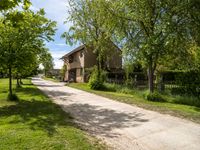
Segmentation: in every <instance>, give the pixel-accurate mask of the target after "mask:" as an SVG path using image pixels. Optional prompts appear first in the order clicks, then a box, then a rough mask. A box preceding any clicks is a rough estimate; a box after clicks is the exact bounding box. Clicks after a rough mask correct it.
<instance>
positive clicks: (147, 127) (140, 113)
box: [32, 78, 200, 150]
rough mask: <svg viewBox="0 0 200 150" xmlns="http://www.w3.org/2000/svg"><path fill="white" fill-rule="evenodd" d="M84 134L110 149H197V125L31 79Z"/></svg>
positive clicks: (199, 143) (199, 138) (199, 130)
mask: <svg viewBox="0 0 200 150" xmlns="http://www.w3.org/2000/svg"><path fill="white" fill-rule="evenodd" d="M32 82H33V83H34V84H35V85H37V86H38V88H39V89H41V90H42V91H44V92H45V93H46V94H47V95H48V96H50V97H51V98H52V100H53V101H54V102H55V103H56V104H58V105H60V106H61V107H62V108H63V110H64V111H66V112H69V113H71V115H72V116H73V117H74V118H75V121H76V122H77V123H78V124H79V125H80V126H81V127H82V128H83V129H85V130H86V131H87V132H89V133H90V134H92V135H94V136H96V137H97V138H99V139H101V140H103V141H104V142H105V143H107V144H108V145H109V146H110V147H111V149H114V150H200V125H199V124H196V123H193V122H191V121H188V120H184V119H180V118H177V117H173V116H170V115H165V114H160V113H158V112H154V111H149V110H145V109H142V108H139V107H136V106H131V105H128V104H124V103H120V102H116V101H113V100H110V99H108V98H104V97H101V96H98V95H95V94H91V93H87V92H84V91H81V90H77V89H73V88H70V87H66V86H64V84H63V83H55V82H51V81H46V80H42V79H40V78H33V81H32Z"/></svg>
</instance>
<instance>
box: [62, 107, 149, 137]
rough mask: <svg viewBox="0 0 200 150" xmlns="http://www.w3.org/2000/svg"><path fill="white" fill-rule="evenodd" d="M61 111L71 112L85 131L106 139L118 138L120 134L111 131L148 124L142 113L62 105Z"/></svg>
mask: <svg viewBox="0 0 200 150" xmlns="http://www.w3.org/2000/svg"><path fill="white" fill-rule="evenodd" d="M63 109H65V110H66V111H68V112H71V113H72V116H74V117H75V118H76V119H77V122H78V123H79V124H80V125H81V126H82V127H83V128H84V129H85V130H88V131H89V132H90V133H92V134H93V135H102V136H106V137H117V136H120V134H116V133H113V132H112V130H113V129H120V128H126V127H137V126H140V125H142V124H143V123H145V122H148V119H145V116H144V114H142V113H137V112H133V113H125V112H117V111H115V110H111V109H103V108H101V107H98V106H93V105H88V104H71V105H64V106H63Z"/></svg>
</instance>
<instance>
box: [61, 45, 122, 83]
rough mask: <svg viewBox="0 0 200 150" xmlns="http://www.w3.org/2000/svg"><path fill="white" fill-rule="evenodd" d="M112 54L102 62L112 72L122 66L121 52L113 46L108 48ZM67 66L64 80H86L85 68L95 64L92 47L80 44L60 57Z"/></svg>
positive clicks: (95, 56) (95, 58)
mask: <svg viewBox="0 0 200 150" xmlns="http://www.w3.org/2000/svg"><path fill="white" fill-rule="evenodd" d="M109 52H111V53H112V55H111V56H110V57H109V59H108V61H106V62H103V63H104V65H105V66H106V68H107V69H108V70H109V71H110V72H112V71H113V70H120V69H121V68H122V54H121V53H122V52H121V50H120V49H119V48H118V47H116V46H115V49H114V50H109ZM61 59H62V60H63V61H64V65H66V66H67V71H66V73H65V77H64V80H65V81H73V82H87V80H88V79H87V74H86V69H87V68H91V67H94V66H95V65H97V55H96V54H95V53H94V52H93V49H92V48H88V47H86V46H85V45H81V46H79V47H77V48H75V49H74V50H72V51H71V52H69V53H67V54H66V55H64V56H63V57H62V58H61Z"/></svg>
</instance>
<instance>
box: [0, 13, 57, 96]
mask: <svg viewBox="0 0 200 150" xmlns="http://www.w3.org/2000/svg"><path fill="white" fill-rule="evenodd" d="M3 15H4V16H3V17H4V18H1V20H0V35H1V36H0V45H1V51H2V57H3V61H2V63H3V64H4V67H5V69H8V74H9V94H10V95H12V76H13V70H15V69H17V70H19V67H20V66H21V65H22V64H21V61H20V60H23V62H24V64H23V65H24V66H26V67H27V66H30V65H32V64H34V62H31V61H30V60H33V59H34V61H36V60H37V59H36V57H37V55H39V54H40V53H41V50H43V49H41V46H43V45H44V44H42V43H43V42H44V41H45V40H52V36H53V35H54V32H55V25H56V23H55V22H52V21H50V20H48V19H47V18H45V17H44V15H45V12H44V10H43V9H41V10H40V11H38V12H36V13H34V12H32V11H30V10H27V9H26V10H23V11H17V10H9V11H7V12H6V13H4V14H3ZM39 43H40V44H39ZM28 58H29V60H28Z"/></svg>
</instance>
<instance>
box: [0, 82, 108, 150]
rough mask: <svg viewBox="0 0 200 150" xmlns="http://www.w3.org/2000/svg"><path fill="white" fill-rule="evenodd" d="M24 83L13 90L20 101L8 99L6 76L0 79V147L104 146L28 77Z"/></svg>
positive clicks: (79, 149)
mask: <svg viewBox="0 0 200 150" xmlns="http://www.w3.org/2000/svg"><path fill="white" fill-rule="evenodd" d="M23 83H24V85H23V86H22V88H18V89H15V90H14V92H15V93H16V94H17V96H18V97H19V99H20V100H19V102H10V101H7V100H6V98H7V91H8V80H7V79H0V149H2V150H13V149H14V150H24V149H31V150H40V149H42V150H62V149H63V150H95V149H105V147H104V146H102V145H101V144H100V143H99V142H98V141H97V140H96V139H94V138H92V137H90V136H89V135H87V134H86V133H85V132H84V131H82V130H80V129H79V128H78V127H77V125H76V124H74V123H73V118H72V117H71V116H70V115H69V114H67V113H65V112H64V111H63V110H62V109H61V108H60V107H59V106H57V105H56V104H54V103H52V102H51V101H50V100H49V98H48V97H47V96H45V95H44V94H43V93H42V92H41V91H40V90H39V89H37V88H36V87H35V86H34V85H32V84H31V82H30V80H23ZM13 87H15V84H13Z"/></svg>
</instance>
